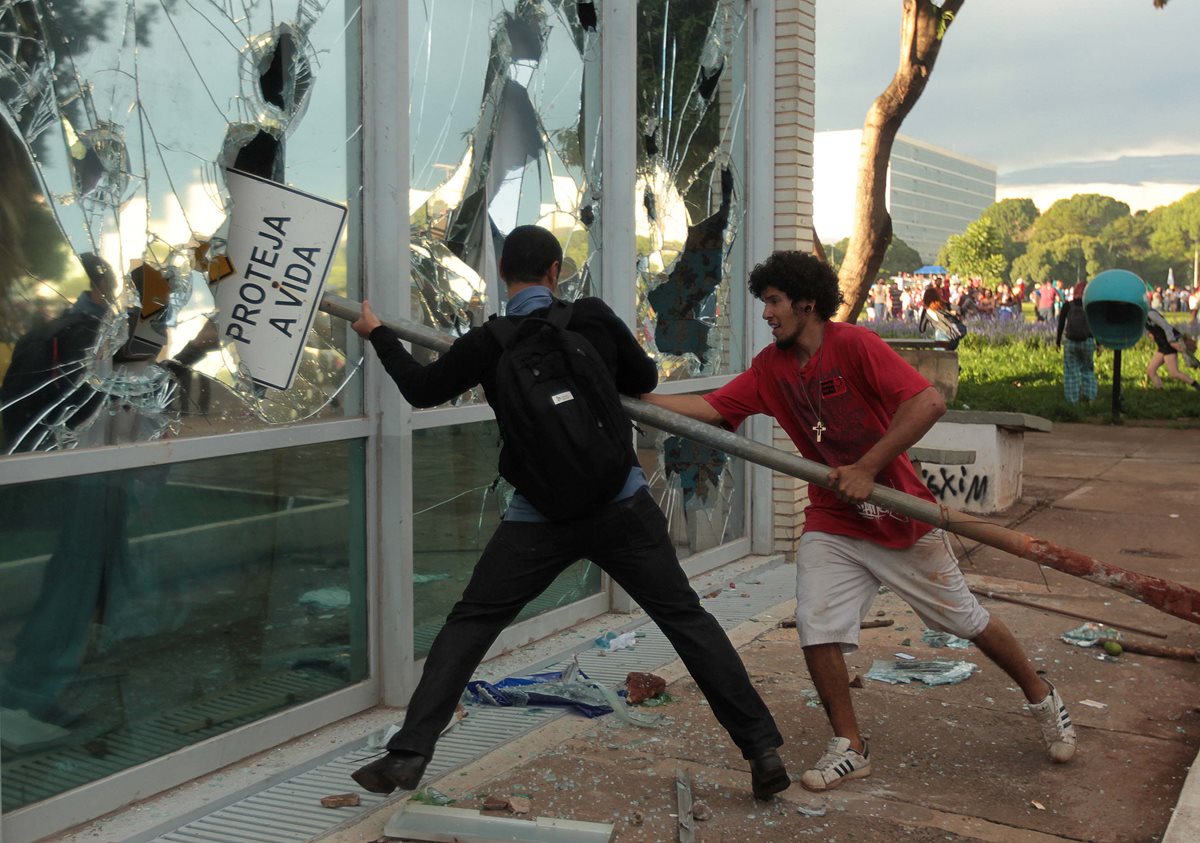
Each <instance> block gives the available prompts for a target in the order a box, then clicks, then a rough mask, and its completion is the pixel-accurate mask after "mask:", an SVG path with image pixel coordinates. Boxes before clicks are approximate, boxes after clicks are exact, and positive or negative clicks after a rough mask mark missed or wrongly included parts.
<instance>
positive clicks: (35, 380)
mask: <svg viewBox="0 0 1200 843" xmlns="http://www.w3.org/2000/svg"><path fill="white" fill-rule="evenodd" d="M79 260H80V263H82V264H83V269H84V272H85V273H86V275H87V277H88V282H89V287H88V289H87V290H85V291H84V292H83V294H82V295H80V297H79V298H78V299H77V300H76V301H75V303H74V304H72V305H71V306H70V307H68V308H67V309H66V310H64V311H63V312H62V313H61V314H59V315H58V316H57V317H55V318H53V319H51V320H50V321H48V322H45V323H42V324H40V325H37V326H35V327H34V328H33V329H32V330H30V331H28V332H27V333H26V334H24V335H23V336H22V337H21V338H20V339H18V340H17V342H16V344H15V345H14V346H13V353H12V359H11V360H10V361H9V365H8V369H7V370H6V371H5V373H4V380H3V383H2V384H0V420H2V421H3V424H4V438H3V441H4V453H6V454H13V453H20V452H26V451H49V450H55V449H57V448H58V447H59V442H58V439H57V437H56V436H55V431H56V430H60V431H69V430H74V429H76V428H78V427H80V426H82V425H83V424H84V423H85V422H86V421H87V420H88V419H90V418H91V417H92V416H93V415H94V414H95V413H96V411H97V410H98V408H99V406H100V405H101V404H102V403H103V401H102V396H101V395H99V393H97V392H96V391H95V390H94V389H92V388H91V387H90V386H89V385H88V382H87V377H88V371H89V369H90V368H91V366H90V364H89V359H90V358H91V356H92V354H93V351H94V350H95V346H96V343H97V338H98V336H99V334H100V329H101V328H102V327H103V324H104V317H105V316H106V314H108V313H109V309H110V307H111V303H112V300H113V295H114V293H115V284H116V277H115V275H114V274H113V270H112V267H110V266H109V265H108V263H107V262H106V261H105V260H104V259H103V258H101V257H100V256H99V255H96V254H93V253H91V252H89V253H87V254H84V255H81V256H80V259H79Z"/></svg>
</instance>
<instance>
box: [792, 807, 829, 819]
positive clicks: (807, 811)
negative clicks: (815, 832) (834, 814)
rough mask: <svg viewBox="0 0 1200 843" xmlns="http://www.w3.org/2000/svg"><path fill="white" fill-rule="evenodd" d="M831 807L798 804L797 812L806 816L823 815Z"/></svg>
mask: <svg viewBox="0 0 1200 843" xmlns="http://www.w3.org/2000/svg"><path fill="white" fill-rule="evenodd" d="M828 810H829V809H828V808H826V807H825V805H797V806H796V813H797V814H803V815H804V816H806V817H823V816H825V812H826V811H828Z"/></svg>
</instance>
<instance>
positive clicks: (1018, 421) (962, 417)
mask: <svg viewBox="0 0 1200 843" xmlns="http://www.w3.org/2000/svg"><path fill="white" fill-rule="evenodd" d="M940 422H951V423H954V424H994V425H996V427H1003V428H1006V429H1009V430H1022V431H1030V432H1036V433H1049V432H1050V431H1051V430H1052V429H1053V428H1054V423H1053V422H1051V421H1050V419H1044V418H1042V417H1041V416H1031V415H1029V414H1028V413H1006V412H1000V411H991V410H947V411H946V414H945V415H944V416H942V418H941V419H940Z"/></svg>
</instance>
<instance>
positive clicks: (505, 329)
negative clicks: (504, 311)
mask: <svg viewBox="0 0 1200 843" xmlns="http://www.w3.org/2000/svg"><path fill="white" fill-rule="evenodd" d="M483 326H484V328H486V329H487V332H488V333H489V334H491V335H492V339H494V340H495V341H496V342H498V343H499V344H500V347H501V348H508V347H509V346H510V345H512V344H513V341H514V340H516V338H517V326H516V325H514V324H513V322H512V320H511V319H509V318H508V317H506V316H501V315H499V314H497V313H493V314H492V315H491V316H489V317H488V320H487V321H486V322H484V323H483Z"/></svg>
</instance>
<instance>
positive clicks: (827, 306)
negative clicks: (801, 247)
mask: <svg viewBox="0 0 1200 843" xmlns="http://www.w3.org/2000/svg"><path fill="white" fill-rule="evenodd" d="M749 286H750V292H751V293H752V294H753V295H754V297H755V298H756V299H761V298H762V297H763V292H764V291H765V290H766V289H767V287H774V288H775V289H776V290H779V291H780V292H781V293H783V294H784V295H785V296H787V297H788V299H789V300H790V301H792V302H798V301H811V302H813V303H814V304H815V306H816V311H817V314H818V315H819V316H820V317H821V318H822V319H829V318H831V317H832V316H833V314H835V313H837V309H838V305H840V304H841V303H842V291H841V290H839V289H838V277H837V273H836V272H834V270H833V267H832V266H830V265H829V264H827V263H825V261H823V260H821V259H820V258H818V257H816V256H815V255H810V254H808V253H807V252H776V253H775V254H773V255H771V256H770V257H769V258H767V259H766V260H765V261H763V262H762V263H760V264H759V265H758V266H756V267H754V269H753V270H751V271H750V284H749Z"/></svg>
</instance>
